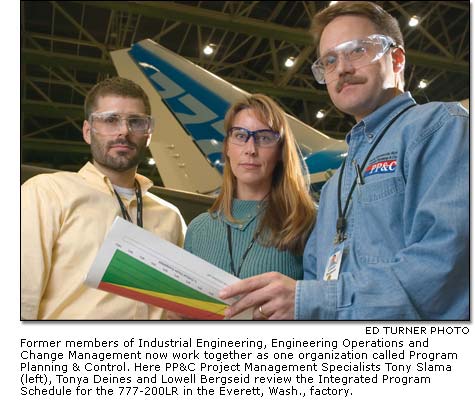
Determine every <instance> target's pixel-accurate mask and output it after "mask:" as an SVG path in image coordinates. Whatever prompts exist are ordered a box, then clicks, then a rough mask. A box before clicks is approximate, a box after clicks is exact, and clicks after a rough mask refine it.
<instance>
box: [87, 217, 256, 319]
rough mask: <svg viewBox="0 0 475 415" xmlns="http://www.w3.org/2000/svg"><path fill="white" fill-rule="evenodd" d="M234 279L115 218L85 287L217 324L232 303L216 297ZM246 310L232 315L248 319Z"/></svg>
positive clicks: (235, 279) (183, 251)
mask: <svg viewBox="0 0 475 415" xmlns="http://www.w3.org/2000/svg"><path fill="white" fill-rule="evenodd" d="M237 281H239V280H238V279H237V278H236V277H234V276H233V275H231V274H228V273H227V272H225V271H223V270H221V269H219V268H217V267H215V266H214V265H212V264H210V263H208V262H206V261H204V260H202V259H201V258H198V257H196V256H195V255H193V254H190V253H189V252H187V251H185V250H184V249H181V248H179V247H177V246H175V245H173V244H171V243H170V242H168V241H165V240H163V239H161V238H160V237H158V236H157V235H154V234H152V233H151V232H148V231H146V230H144V229H142V228H139V227H138V226H136V225H134V224H132V223H130V222H127V221H126V220H124V219H122V218H119V217H117V218H116V220H115V221H114V223H113V225H112V227H111V229H110V231H109V233H108V235H107V237H106V239H105V241H104V243H103V244H102V246H101V248H100V250H99V252H98V254H97V256H96V258H95V260H94V263H93V264H92V266H91V269H90V271H89V273H88V275H87V277H86V281H85V283H86V284H87V285H89V286H91V287H93V288H97V289H100V290H104V291H108V292H111V293H113V294H116V295H121V296H124V297H128V298H131V299H134V300H138V301H142V302H145V303H149V304H153V305H156V306H158V307H162V308H164V309H167V310H171V311H175V312H177V313H180V314H183V315H185V316H187V317H190V318H195V319H199V320H222V319H223V318H224V310H225V309H226V307H227V306H228V304H231V303H232V302H233V301H235V299H234V300H226V301H223V300H221V299H220V298H219V297H218V293H219V291H220V290H221V289H223V288H224V287H226V286H228V285H231V284H233V283H235V282H237ZM251 316H252V310H248V311H247V312H244V313H242V314H240V315H239V316H237V317H236V318H237V319H242V320H244V319H250V318H251Z"/></svg>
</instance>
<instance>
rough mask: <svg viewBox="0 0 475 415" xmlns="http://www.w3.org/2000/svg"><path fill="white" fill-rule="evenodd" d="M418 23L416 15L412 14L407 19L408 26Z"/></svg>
mask: <svg viewBox="0 0 475 415" xmlns="http://www.w3.org/2000/svg"><path fill="white" fill-rule="evenodd" d="M418 24H419V17H417V16H412V17H411V19H410V20H409V26H411V27H415V26H417V25H418Z"/></svg>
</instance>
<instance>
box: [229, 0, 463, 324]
mask: <svg viewBox="0 0 475 415" xmlns="http://www.w3.org/2000/svg"><path fill="white" fill-rule="evenodd" d="M312 33H313V35H314V38H315V41H316V44H317V51H318V52H319V53H318V56H319V59H317V61H316V62H315V63H314V64H313V65H312V71H313V73H314V75H315V78H316V79H317V81H318V82H320V83H325V84H326V85H327V89H328V93H329V95H330V97H331V99H332V101H333V103H334V104H335V106H336V107H337V108H338V109H339V110H340V111H342V112H345V113H347V114H350V115H352V116H353V117H354V118H355V120H356V122H357V123H356V125H355V126H354V127H353V129H352V130H351V131H350V132H349V133H348V135H347V137H346V140H347V142H348V145H349V150H348V157H347V159H346V162H345V164H344V166H342V167H341V168H340V170H339V171H338V172H337V173H336V174H335V175H334V176H333V177H332V178H331V179H330V180H329V181H328V183H327V184H326V185H325V186H324V188H323V190H322V194H321V198H320V207H319V213H318V218H317V224H316V227H315V229H314V230H313V232H312V234H311V236H310V238H309V240H308V242H307V246H306V249H305V254H304V270H305V275H304V281H299V282H297V283H293V282H291V281H290V279H289V278H288V277H286V276H283V275H281V274H277V273H267V274H263V275H259V276H256V277H253V278H250V279H248V280H244V281H242V282H239V283H238V284H235V285H234V286H232V287H229V288H228V289H226V290H225V291H224V292H223V297H224V298H226V297H229V296H232V295H236V294H239V295H242V298H241V300H239V301H238V302H237V303H235V304H234V305H233V306H232V307H230V309H229V310H228V311H229V312H228V315H229V316H232V315H234V314H236V313H239V312H240V311H241V310H243V309H245V308H248V307H254V308H255V309H256V310H257V312H255V313H254V315H255V317H256V316H260V318H263V319H264V318H269V319H291V318H295V319H300V320H311V319H331V320H335V319H338V320H340V319H342V320H412V319H423V320H436V319H437V320H438V319H450V320H455V319H468V318H469V275H470V274H469V184H468V178H469V164H468V163H469V122H468V114H467V111H466V110H465V109H464V108H463V107H461V106H460V105H459V104H456V103H430V104H425V105H416V104H415V101H414V100H413V99H412V97H411V95H410V93H409V92H406V93H403V89H404V74H403V73H404V64H405V55H404V49H403V39H402V34H401V31H400V28H399V26H398V23H397V21H396V20H395V19H394V18H392V17H391V16H390V15H389V14H388V13H386V12H385V11H384V10H382V9H381V8H380V7H379V6H377V5H375V4H373V3H362V2H358V3H356V2H339V3H338V4H337V5H335V6H330V7H328V8H327V9H325V10H323V11H322V12H320V13H319V14H317V15H316V16H315V17H314V21H313V26H312ZM347 201H348V202H347ZM337 225H338V226H337Z"/></svg>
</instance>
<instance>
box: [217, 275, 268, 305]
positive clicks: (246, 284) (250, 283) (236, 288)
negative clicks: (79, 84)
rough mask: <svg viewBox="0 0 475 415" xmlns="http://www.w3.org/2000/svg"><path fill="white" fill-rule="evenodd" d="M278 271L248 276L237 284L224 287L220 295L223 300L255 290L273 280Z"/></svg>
mask: <svg viewBox="0 0 475 415" xmlns="http://www.w3.org/2000/svg"><path fill="white" fill-rule="evenodd" d="M272 274H276V273H265V274H260V275H256V276H254V277H250V278H246V279H245V280H242V281H239V282H237V283H236V284H233V285H230V286H228V287H226V288H223V289H222V290H221V291H220V292H219V297H220V298H222V299H223V300H226V299H227V298H231V297H235V296H237V295H243V294H246V293H248V292H250V291H255V290H257V289H259V288H261V287H263V286H265V285H267V284H268V283H269V281H270V280H271V275H272Z"/></svg>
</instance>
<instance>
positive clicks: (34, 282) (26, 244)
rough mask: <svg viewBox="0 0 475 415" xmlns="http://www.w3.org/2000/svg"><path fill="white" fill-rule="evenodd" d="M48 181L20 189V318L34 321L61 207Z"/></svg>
mask: <svg viewBox="0 0 475 415" xmlns="http://www.w3.org/2000/svg"><path fill="white" fill-rule="evenodd" d="M45 181H46V182H48V180H47V179H45V178H41V179H32V180H30V181H28V182H26V183H25V184H23V185H22V186H21V318H22V319H26V320H31V319H32V320H36V319H37V318H38V310H39V306H40V301H41V298H42V295H43V292H44V290H45V287H46V285H47V283H48V279H49V275H50V270H51V264H52V258H53V254H54V253H53V248H54V242H55V240H56V238H57V236H58V233H59V230H60V227H61V204H60V203H59V200H58V197H57V195H56V193H55V192H54V190H53V189H52V186H54V184H53V183H49V184H48V183H44V182H45Z"/></svg>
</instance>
